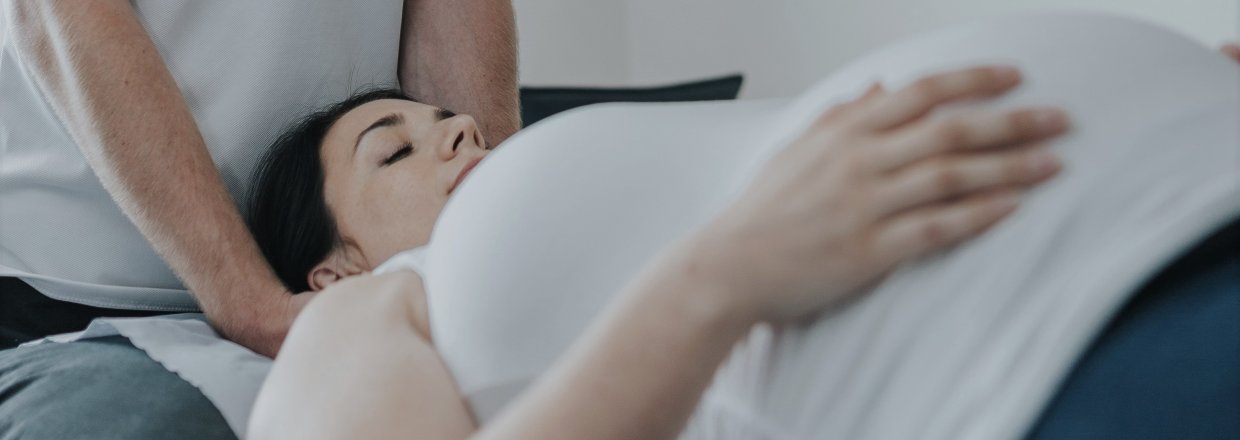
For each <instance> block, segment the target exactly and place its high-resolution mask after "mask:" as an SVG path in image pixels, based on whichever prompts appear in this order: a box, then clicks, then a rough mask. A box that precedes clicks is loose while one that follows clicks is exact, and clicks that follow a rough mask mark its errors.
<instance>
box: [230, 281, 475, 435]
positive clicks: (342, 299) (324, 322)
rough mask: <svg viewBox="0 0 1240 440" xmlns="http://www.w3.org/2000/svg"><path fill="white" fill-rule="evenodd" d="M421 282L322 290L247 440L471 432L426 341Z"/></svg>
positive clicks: (278, 366) (267, 387)
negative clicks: (250, 439) (249, 439)
mask: <svg viewBox="0 0 1240 440" xmlns="http://www.w3.org/2000/svg"><path fill="white" fill-rule="evenodd" d="M419 298H424V296H423V294H422V280H421V278H420V277H418V276H417V275H416V274H414V273H413V272H393V273H389V274H384V275H377V276H372V275H363V276H356V277H351V278H347V279H344V280H341V281H340V282H337V283H335V284H332V285H331V286H329V287H328V288H326V289H325V290H323V291H322V293H321V294H320V295H319V297H318V298H316V299H315V300H314V301H312V302H311V303H310V305H309V306H307V307H306V310H305V312H303V313H302V314H301V316H300V317H298V318H297V322H296V323H294V324H293V328H292V329H291V330H289V335H288V339H287V341H285V343H284V348H283V349H281V351H280V356H279V357H277V358H276V362H275V365H274V366H273V367H272V369H271V373H270V374H269V375H268V376H267V380H266V381H264V382H263V388H262V390H261V391H260V392H259V395H258V400H257V401H256V402H255V403H254V411H253V412H252V413H251V417H250V426H249V435H248V437H249V438H255V439H265V440H274V439H296V440H313V439H324V440H328V439H332V440H335V439H380V438H406V439H463V438H467V437H468V436H469V435H470V433H472V432H473V431H474V424H473V422H472V421H471V420H470V416H469V410H468V409H466V408H465V404H464V402H463V401H462V400H461V396H460V393H459V392H457V390H456V386H455V382H453V380H452V376H451V374H449V373H448V370H447V369H446V368H445V367H444V365H443V362H442V361H441V360H440V359H439V355H438V354H436V353H435V351H434V349H433V347H432V346H431V345H430V344H429V343H428V342H427V338H426V337H425V335H426V334H427V329H426V328H424V327H423V328H419V327H420V326H419V325H417V324H416V323H425V322H427V321H426V320H425V307H424V304H425V302H422V301H418V299H419Z"/></svg>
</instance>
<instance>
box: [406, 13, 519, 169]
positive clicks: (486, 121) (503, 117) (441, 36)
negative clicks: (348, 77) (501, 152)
mask: <svg viewBox="0 0 1240 440" xmlns="http://www.w3.org/2000/svg"><path fill="white" fill-rule="evenodd" d="M403 28H404V30H403V31H402V36H401V43H402V44H401V55H400V83H401V86H402V88H403V89H404V92H405V93H407V94H408V95H410V96H413V97H415V98H418V100H419V101H422V102H433V103H436V104H438V105H441V106H443V107H444V108H449V109H452V110H453V111H456V112H458V113H461V114H467V115H474V116H477V117H478V121H479V124H480V125H481V127H482V133H483V134H484V135H486V138H487V139H489V140H490V141H491V144H492V145H499V144H500V143H502V142H504V140H506V139H508V136H511V135H512V134H513V133H516V132H517V130H518V129H520V128H521V112H520V106H519V105H518V103H517V100H518V95H517V30H516V29H517V25H516V18H515V17H514V15H513V10H512V1H511V0H452V1H431V0H421V1H417V0H406V1H405V19H404V26H403Z"/></svg>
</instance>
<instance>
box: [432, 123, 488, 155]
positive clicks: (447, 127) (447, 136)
mask: <svg viewBox="0 0 1240 440" xmlns="http://www.w3.org/2000/svg"><path fill="white" fill-rule="evenodd" d="M441 124H443V125H444V137H443V138H442V139H441V140H440V143H439V157H440V158H441V159H443V160H444V161H449V160H452V158H454V157H456V155H457V153H460V152H461V151H462V149H466V148H479V149H481V148H483V146H482V145H483V144H482V142H483V141H482V133H481V131H480V130H478V123H477V122H475V121H474V118H472V117H470V116H468V115H456V116H453V117H451V118H448V119H445V120H443V122H441Z"/></svg>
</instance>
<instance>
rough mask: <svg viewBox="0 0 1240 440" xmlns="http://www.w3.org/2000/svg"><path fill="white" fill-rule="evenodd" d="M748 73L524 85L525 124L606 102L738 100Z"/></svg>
mask: <svg viewBox="0 0 1240 440" xmlns="http://www.w3.org/2000/svg"><path fill="white" fill-rule="evenodd" d="M743 80H744V76H742V75H740V74H734V75H728V76H725V77H721V78H714V79H707V80H700V81H693V82H687V83H682V84H676V85H670V86H662V87H644V88H633V87H612V88H589V87H522V88H521V119H522V121H523V123H524V124H525V126H529V125H531V124H533V123H535V122H538V121H540V120H542V119H543V118H546V117H548V116H551V115H554V114H556V113H559V112H562V111H565V110H568V109H572V108H576V107H581V106H583V105H589V104H599V103H604V102H672V101H718V100H728V99H736V96H737V94H738V93H739V92H740V89H741V83H742V82H743Z"/></svg>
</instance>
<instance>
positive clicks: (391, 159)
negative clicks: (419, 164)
mask: <svg viewBox="0 0 1240 440" xmlns="http://www.w3.org/2000/svg"><path fill="white" fill-rule="evenodd" d="M410 154H413V145H412V144H405V145H402V146H401V147H400V148H399V149H397V150H396V152H395V153H392V155H391V156H388V158H387V159H384V160H383V163H382V166H388V165H391V164H394V163H396V161H398V160H401V159H404V158H405V157H407V156H409V155H410Z"/></svg>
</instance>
